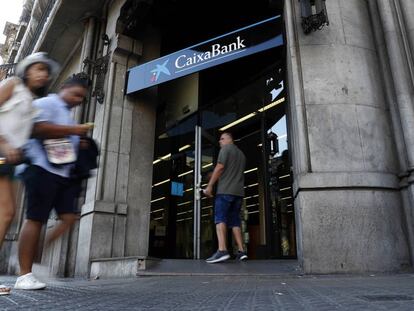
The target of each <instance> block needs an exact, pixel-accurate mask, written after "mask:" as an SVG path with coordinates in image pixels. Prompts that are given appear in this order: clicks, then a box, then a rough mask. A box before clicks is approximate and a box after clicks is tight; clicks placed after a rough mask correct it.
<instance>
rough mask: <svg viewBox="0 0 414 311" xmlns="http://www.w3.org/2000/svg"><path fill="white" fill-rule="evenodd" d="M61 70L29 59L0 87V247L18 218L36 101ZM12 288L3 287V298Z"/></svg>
mask: <svg viewBox="0 0 414 311" xmlns="http://www.w3.org/2000/svg"><path fill="white" fill-rule="evenodd" d="M58 70H59V66H58V64H57V63H56V62H54V61H53V60H51V59H50V58H49V57H48V56H47V54H46V53H44V52H37V53H33V54H31V55H29V56H27V57H26V58H25V59H23V60H22V61H21V62H20V63H19V64H18V65H17V67H16V75H15V76H13V77H11V78H8V79H6V80H4V81H3V82H2V83H1V84H0V247H1V245H2V243H3V240H4V237H5V235H6V233H7V230H8V228H9V226H10V223H11V222H12V220H13V217H14V214H15V200H14V191H13V175H14V166H15V165H16V164H19V163H20V162H22V160H23V153H22V149H21V148H22V147H23V145H24V144H25V143H26V142H27V140H28V139H29V137H30V134H31V131H32V126H33V120H34V117H35V116H36V109H35V108H34V107H33V106H32V101H33V98H34V97H38V96H42V95H43V94H44V95H45V93H46V89H47V86H48V84H49V82H50V80H51V78H52V77H53V76H54V75H55V74H56V73H57V72H58ZM8 294H10V287H7V286H4V285H1V284H0V295H8Z"/></svg>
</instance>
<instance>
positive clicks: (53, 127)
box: [32, 122, 91, 138]
mask: <svg viewBox="0 0 414 311" xmlns="http://www.w3.org/2000/svg"><path fill="white" fill-rule="evenodd" d="M90 129H91V126H89V125H85V124H80V125H58V124H54V123H50V122H37V123H35V124H34V126H33V131H32V137H34V138H63V137H66V136H69V135H78V136H85V135H86V134H87V133H88V131H89V130H90Z"/></svg>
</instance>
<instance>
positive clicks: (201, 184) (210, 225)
mask: <svg viewBox="0 0 414 311" xmlns="http://www.w3.org/2000/svg"><path fill="white" fill-rule="evenodd" d="M195 133H196V134H195V135H196V138H195V141H196V143H195V150H196V152H195V179H194V180H195V188H196V189H197V191H196V192H195V193H194V219H195V220H196V221H195V222H194V259H200V258H206V257H208V256H209V255H210V254H211V253H212V252H213V250H214V248H215V242H214V238H215V224H214V206H213V202H214V200H213V198H208V197H206V196H204V195H202V189H203V188H205V187H206V186H207V183H208V180H209V178H210V176H211V173H212V171H213V169H214V165H213V159H214V157H215V155H216V154H217V152H218V143H216V142H215V139H214V137H212V136H211V135H210V134H209V133H207V132H206V131H204V130H203V128H202V127H200V126H196V129H195Z"/></svg>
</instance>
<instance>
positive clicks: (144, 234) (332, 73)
mask: <svg viewBox="0 0 414 311" xmlns="http://www.w3.org/2000/svg"><path fill="white" fill-rule="evenodd" d="M125 2H126V0H115V1H107V2H105V4H104V5H103V6H104V7H106V5H108V7H107V11H106V12H104V13H103V16H101V17H103V19H104V20H106V23H105V24H103V25H98V24H97V25H96V31H97V35H96V37H97V38H100V37H101V35H103V34H107V35H108V37H109V39H110V44H109V46H103V45H102V41H99V42H98V41H96V42H94V43H93V48H92V50H95V51H98V52H97V53H95V54H94V55H95V56H96V57H97V58H100V57H102V56H106V55H107V56H108V71H107V73H106V74H105V86H104V90H105V98H104V102H103V104H98V103H96V100H95V99H92V100H91V103H90V104H89V105H90V106H89V107H87V108H86V109H88V110H89V111H91V110H93V113H91V114H90V115H89V116H90V117H91V118H92V119H91V120H89V121H94V122H95V128H94V132H93V137H94V138H95V139H96V140H97V141H98V142H99V143H100V146H101V156H100V163H99V169H98V171H97V175H96V176H95V177H93V178H91V179H90V180H89V181H88V184H87V190H86V194H85V203H84V204H83V205H82V213H81V219H80V222H79V224H78V225H77V226H76V227H75V228H74V230H72V232H71V233H70V234H68V235H66V236H64V237H63V238H62V239H61V240H59V241H57V242H56V244H55V245H54V246H53V248H52V249H51V251H48V252H44V256H43V261H44V262H47V263H48V264H49V267H50V271H51V272H52V274H58V275H63V274H64V273H65V271H64V270H65V269H66V271H67V269H68V267H70V268H69V270H70V271H73V272H75V270H76V275H78V276H88V275H89V270H90V264H91V261H94V260H95V261H96V260H100V259H103V258H104V259H105V258H106V259H108V258H112V259H115V258H125V257H130V256H135V257H145V256H146V255H147V254H148V234H149V215H150V197H151V186H150V185H151V179H152V160H153V147H154V132H155V118H156V107H155V104H154V103H155V102H156V96H157V88H153V89H152V90H150V91H148V92H146V93H145V94H142V95H140V96H128V97H126V96H125V95H124V90H123V88H124V81H125V75H126V71H127V69H128V68H130V67H132V66H134V65H136V64H140V63H144V62H146V61H148V60H151V59H154V58H156V57H158V56H159V50H160V38H159V34H158V33H157V32H156V31H155V30H153V29H150V28H148V29H146V30H145V32H144V33H145V34H144V35H143V36H142V39H141V40H140V41H138V40H135V39H133V38H129V37H126V36H125V35H123V34H122V33H119V32H120V30H119V27H117V26H118V19H119V18H120V11H121V8H122V7H123V5H124V4H125ZM326 4H327V9H328V15H329V19H330V25H329V27H325V28H323V29H322V30H319V31H316V32H314V33H311V34H310V35H307V36H305V35H304V34H303V31H302V29H301V26H300V23H301V20H300V11H299V2H298V1H297V0H286V1H285V21H286V35H287V54H288V56H287V66H288V82H289V83H288V86H289V124H290V132H289V135H290V137H289V141H290V143H291V144H292V150H293V169H294V180H295V185H294V188H295V189H294V190H295V198H296V199H295V208H296V221H297V241H298V257H299V260H300V262H301V264H302V267H303V270H304V272H305V273H338V272H339V273H341V272H343V273H345V272H346V273H348V272H366V271H396V270H401V269H403V268H405V267H407V266H410V265H412V261H411V260H412V257H411V255H410V254H412V253H413V250H414V229H413V219H414V211H413V210H414V186H413V184H414V176H413V171H414V150H413V148H414V143H413V142H414V130H413V129H414V112H413V111H414V104H413V98H414V94H413V72H414V71H413V70H412V68H413V66H412V58H411V59H410V55H412V53H411V52H412V49H413V46H414V45H413V42H414V39H413V33H414V28H413V22H412V21H411V20H410V18H409V17H410V16H413V15H414V11H413V10H414V7H413V5H412V1H410V0H401V1H397V0H378V1H374V0H368V1H359V0H330V1H327V2H326ZM99 18H100V17H99ZM101 26H102V27H101ZM49 27H51V28H50V29H52V28H53V23H52V24H49ZM85 38H87V35H86V36H85ZM80 46H82V51H81V52H75V53H74V54H73V55H71V56H70V57H71V59H70V60H69V61H68V63H67V66H65V70H64V71H63V72H62V74H61V76H60V78H59V79H58V81H60V79H63V78H64V76H66V75H67V74H68V73H71V72H74V71H78V70H79V68H80V63H81V61H82V60H83V59H84V56H85V55H84V54H85V47H86V45H85V44H81V45H80ZM92 54H93V53H91V55H92ZM75 69H76V70H75ZM95 79H96V76H95ZM58 81H57V82H58ZM52 225H53V222H50V223H49V226H52ZM13 228H14V229H13V230H16V228H19V224H18V223H17V224H16V226H14V227H13ZM13 243H14V244H13ZM5 244H6V245H5V247H4V250H3V251H2V254H3V255H4V254H6V257H7V258H8V256H9V253H10V252H11V253H12V254H13V247H14V246H13V245H15V244H16V243H15V242H11V243H5ZM14 253H15V251H14ZM10 258H11V259H10V264H9V267H10V266H11V265H12V264H11V262H12V261H13V260H14V259H13V258H15V257H14V256H11V257H10ZM62 269H63V270H62ZM9 271H11V272H14V270H13V271H12V270H10V269H9ZM72 274H73V273H72V272H71V273H69V275H72Z"/></svg>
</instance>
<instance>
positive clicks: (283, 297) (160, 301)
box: [0, 274, 414, 311]
mask: <svg viewBox="0 0 414 311" xmlns="http://www.w3.org/2000/svg"><path fill="white" fill-rule="evenodd" d="M15 280H16V277H10V276H0V282H1V283H5V284H7V285H12V284H13V283H14V281H15ZM48 285H49V286H48V288H47V289H45V290H42V291H18V290H14V291H13V292H12V294H11V295H9V296H0V310H53V311H55V310H56V311H58V310H154V311H155V310H157V311H158V310H159V311H161V310H180V311H184V310H203V311H207V310H211V311H213V310H214V311H215V310H237V311H243V310H292V311H296V310H318V311H323V310H329V311H331V310H352V311H354V310H407V311H408V310H414V274H393V275H364V276H338V275H329V276H299V275H296V276H295V275H290V276H269V277H266V276H150V277H148V276H147V277H143V276H141V277H137V278H133V279H115V280H93V281H88V280H79V279H58V280H50V281H49V282H48Z"/></svg>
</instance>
